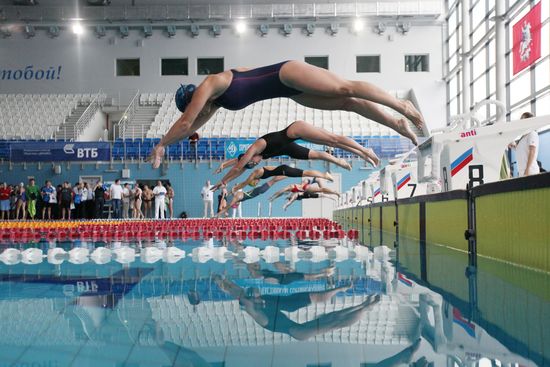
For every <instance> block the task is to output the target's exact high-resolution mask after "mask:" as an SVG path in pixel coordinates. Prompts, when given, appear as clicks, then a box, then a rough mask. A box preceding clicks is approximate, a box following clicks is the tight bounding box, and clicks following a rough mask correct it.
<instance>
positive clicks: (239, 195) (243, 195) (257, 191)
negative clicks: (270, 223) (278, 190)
mask: <svg viewBox="0 0 550 367" xmlns="http://www.w3.org/2000/svg"><path fill="white" fill-rule="evenodd" d="M285 178H286V176H275V177H273V178H272V179H271V180H269V181H267V182H266V183H264V184H263V185H262V186H258V187H255V188H254V189H253V190H251V191H237V192H235V193H233V198H232V199H231V204H229V205H227V206H226V207H225V208H223V209H222V210H220V211H219V212H218V213H217V214H216V217H218V218H219V217H221V216H222V215H224V214H225V213H226V212H227V211H228V210H229V208H231V207H232V206H234V205H237V204H238V203H240V202H242V201H246V200H250V199H254V198H255V197H256V196H259V195H261V194H263V193H265V192H266V191H267V190H269V189H270V188H271V186H273V185H274V184H275V183H276V182H279V181H281V180H284V179H285Z"/></svg>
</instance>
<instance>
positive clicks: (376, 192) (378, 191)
mask: <svg viewBox="0 0 550 367" xmlns="http://www.w3.org/2000/svg"><path fill="white" fill-rule="evenodd" d="M378 195H380V188H377V189H376V191H375V192H374V195H373V197H377V196H378Z"/></svg>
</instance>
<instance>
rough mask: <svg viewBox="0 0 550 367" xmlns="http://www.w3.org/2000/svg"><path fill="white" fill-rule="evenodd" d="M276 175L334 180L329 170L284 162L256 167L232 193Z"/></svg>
mask: <svg viewBox="0 0 550 367" xmlns="http://www.w3.org/2000/svg"><path fill="white" fill-rule="evenodd" d="M274 176H285V177H317V178H324V179H326V180H328V181H333V180H334V179H333V178H332V175H331V174H330V173H328V172H319V171H316V170H301V169H299V168H294V167H290V166H287V165H286V164H283V165H281V166H278V167H275V166H265V167H261V168H258V169H255V170H254V172H252V173H251V174H250V176H248V178H247V179H246V181H243V182H241V183H240V184H237V185H235V186H233V188H232V189H231V191H232V193H235V192H237V191H239V190H240V189H242V188H244V187H245V186H247V185H250V186H253V187H254V186H256V185H257V184H258V182H259V181H260V180H264V179H267V178H270V177H274Z"/></svg>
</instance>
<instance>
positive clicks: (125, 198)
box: [122, 183, 131, 219]
mask: <svg viewBox="0 0 550 367" xmlns="http://www.w3.org/2000/svg"><path fill="white" fill-rule="evenodd" d="M130 194H131V192H130V184H129V183H125V184H124V186H123V188H122V218H124V219H128V218H130V215H129V211H130V196H131V195H130Z"/></svg>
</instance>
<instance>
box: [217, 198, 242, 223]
mask: <svg viewBox="0 0 550 367" xmlns="http://www.w3.org/2000/svg"><path fill="white" fill-rule="evenodd" d="M243 197H244V194H243V193H242V192H236V193H235V194H233V198H232V199H231V204H229V205H226V206H225V208H223V209H220V211H219V212H218V213H217V214H216V217H217V218H220V217H221V216H222V215H225V213H227V212H228V211H229V209H230V208H231V207H232V206H233V205H235V204H237V203H239V202H240V201H241V200H242V199H243Z"/></svg>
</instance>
